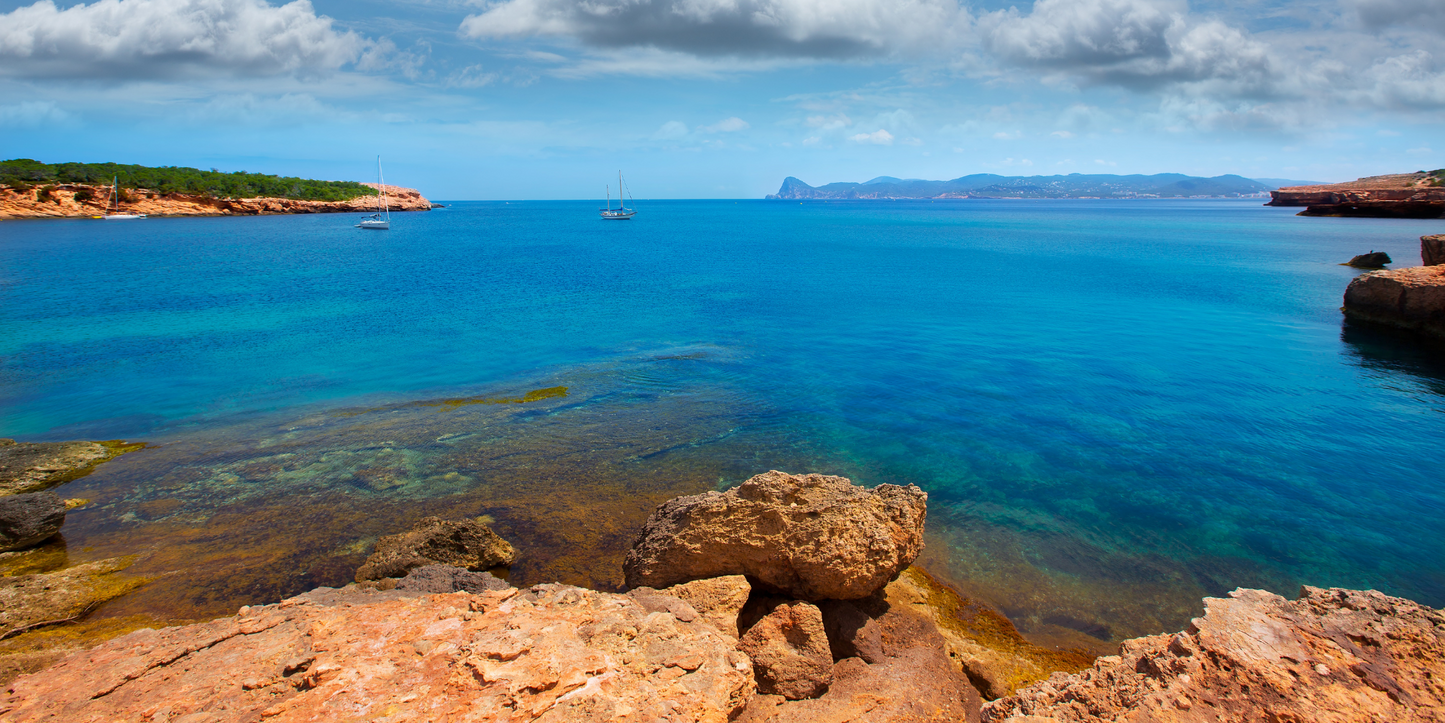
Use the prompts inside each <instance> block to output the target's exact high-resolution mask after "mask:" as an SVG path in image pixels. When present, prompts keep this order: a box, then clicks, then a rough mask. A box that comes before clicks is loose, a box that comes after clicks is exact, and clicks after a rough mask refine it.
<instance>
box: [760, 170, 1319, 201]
mask: <svg viewBox="0 0 1445 723" xmlns="http://www.w3.org/2000/svg"><path fill="white" fill-rule="evenodd" d="M1286 183H1300V184H1304V183H1308V182H1306V181H1285V180H1284V179H1260V180H1255V179H1249V178H1244V177H1243V176H1235V175H1225V176H1215V177H1213V178H1201V177H1199V176H1186V175H1184V174H1182V173H1158V174H1155V175H1152V176H1145V175H1138V174H1136V175H1130V176H1118V175H1112V174H1082V173H1070V174H1068V175H1061V176H999V175H995V174H992V173H976V174H973V175H971V176H963V177H962V178H955V179H953V180H951V181H925V180H921V179H916V178H910V179H900V178H893V177H892V176H879V177H878V178H875V179H873V180H871V181H864V182H863V183H830V184H828V185H826V186H818V187H816V188H815V187H813V186H809V185H808V184H806V183H803V182H802V181H800V180H798V179H796V178H794V177H792V176H789V177H787V178H786V179H784V180H783V186H782V188H779V189H778V192H777V193H775V194H771V195H769V196H767V198H773V199H797V200H802V199H835V198H836V199H942V198H1249V197H1259V198H1263V197H1265V196H1266V195H1267V194H1268V193H1269V192H1270V191H1272V190H1274V189H1276V188H1279V187H1280V185H1282V184H1286Z"/></svg>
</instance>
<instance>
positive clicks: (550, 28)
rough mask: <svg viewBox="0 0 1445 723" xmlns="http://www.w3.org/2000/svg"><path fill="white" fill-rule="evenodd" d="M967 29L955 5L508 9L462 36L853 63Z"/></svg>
mask: <svg viewBox="0 0 1445 723" xmlns="http://www.w3.org/2000/svg"><path fill="white" fill-rule="evenodd" d="M968 20H969V18H968V14H967V12H966V11H964V10H963V9H962V8H961V7H960V6H959V4H958V3H957V2H956V0H502V1H501V2H496V3H493V4H490V5H489V6H488V7H487V8H486V9H485V10H484V11H483V12H481V13H480V14H477V15H470V16H468V17H467V18H466V19H465V20H463V21H462V24H461V28H460V29H461V33H462V34H463V35H465V36H467V37H472V38H519V37H535V36H556V37H573V38H577V39H579V40H581V41H582V42H583V43H585V44H587V45H590V46H593V47H600V48H623V47H655V48H660V49H665V50H674V51H680V52H685V53H689V54H693V55H699V56H723V55H731V56H752V57H762V56H777V57H798V58H854V57H860V56H879V55H888V54H893V53H898V54H903V55H911V54H915V53H917V52H919V51H925V52H927V51H936V50H937V49H938V48H940V47H941V46H947V45H953V44H955V42H956V40H957V38H958V37H959V35H960V33H962V32H963V30H964V29H966V27H967V25H968Z"/></svg>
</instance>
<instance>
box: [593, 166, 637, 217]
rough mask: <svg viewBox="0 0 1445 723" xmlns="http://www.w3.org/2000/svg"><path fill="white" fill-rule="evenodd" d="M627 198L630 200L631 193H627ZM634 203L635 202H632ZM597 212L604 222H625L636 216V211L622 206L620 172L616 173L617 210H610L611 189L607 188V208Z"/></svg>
mask: <svg viewBox="0 0 1445 723" xmlns="http://www.w3.org/2000/svg"><path fill="white" fill-rule="evenodd" d="M627 197H628V198H629V199H631V198H632V192H631V191H629V192H628V193H627ZM634 203H636V202H635V201H634ZM598 212H599V213H601V214H602V218H604V219H606V220H608V221H626V220H627V219H629V218H632V217H633V216H636V215H637V210H636V209H632V208H628V207H627V206H626V205H624V204H623V203H622V171H618V172H617V208H616V210H614V209H613V208H612V189H611V187H608V188H607V208H604V209H598Z"/></svg>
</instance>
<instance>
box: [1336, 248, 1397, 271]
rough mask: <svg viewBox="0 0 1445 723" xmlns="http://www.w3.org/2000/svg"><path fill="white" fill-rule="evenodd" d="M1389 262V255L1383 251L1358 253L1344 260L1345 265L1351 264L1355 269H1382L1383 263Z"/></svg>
mask: <svg viewBox="0 0 1445 723" xmlns="http://www.w3.org/2000/svg"><path fill="white" fill-rule="evenodd" d="M1388 263H1391V261H1390V255H1389V254H1387V253H1385V252H1384V251H1371V252H1369V253H1367V254H1360V255H1358V256H1354V257H1352V258H1350V260H1349V261H1346V262H1345V265H1346V266H1353V267H1355V268H1357V269H1383V268H1385V264H1388Z"/></svg>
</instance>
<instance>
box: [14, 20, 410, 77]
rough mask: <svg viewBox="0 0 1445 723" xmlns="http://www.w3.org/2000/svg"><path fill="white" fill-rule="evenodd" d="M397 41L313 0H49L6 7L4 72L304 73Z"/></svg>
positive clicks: (367, 58)
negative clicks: (343, 21) (331, 14)
mask: <svg viewBox="0 0 1445 723" xmlns="http://www.w3.org/2000/svg"><path fill="white" fill-rule="evenodd" d="M390 49H391V48H390V44H389V43H387V44H379V43H376V42H373V41H370V40H367V39H365V38H362V37H361V36H359V35H357V34H356V33H353V32H339V31H337V30H335V29H334V28H332V21H331V18H328V17H326V16H318V15H317V14H316V13H315V11H314V10H312V7H311V3H309V2H307V0H296V1H295V2H292V3H289V4H286V5H282V6H279V7H274V6H271V5H269V4H267V3H266V2H264V0H98V1H97V2H95V3H92V4H89V5H75V6H72V7H69V8H66V9H64V10H62V9H60V8H58V7H57V6H56V5H55V3H53V2H51V0H41V1H40V2H37V3H35V4H34V5H29V6H26V7H21V8H17V9H16V10H13V11H11V12H9V13H6V14H4V15H0V61H3V62H0V73H3V74H5V75H10V76H21V77H71V78H97V77H99V78H127V79H132V78H158V77H173V76H178V75H185V74H196V73H201V74H224V75H233V76H249V77H258V76H261V77H264V76H275V75H284V74H302V75H304V74H314V73H319V72H323V71H332V70H336V69H338V68H340V67H342V66H343V65H347V64H353V63H356V64H361V65H367V66H369V67H376V66H377V65H379V64H380V63H381V60H380V58H379V56H380V55H381V54H384V53H385V52H386V51H388V50H390Z"/></svg>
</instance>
